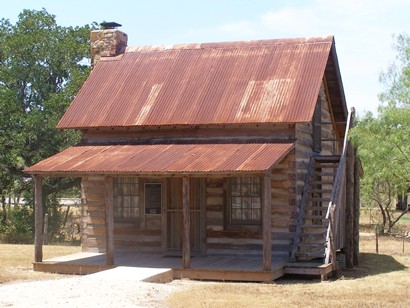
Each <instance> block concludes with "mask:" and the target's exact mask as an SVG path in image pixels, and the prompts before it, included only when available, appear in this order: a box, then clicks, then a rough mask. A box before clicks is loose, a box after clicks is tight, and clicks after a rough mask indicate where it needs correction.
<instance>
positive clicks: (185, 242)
mask: <svg viewBox="0 0 410 308" xmlns="http://www.w3.org/2000/svg"><path fill="white" fill-rule="evenodd" d="M189 191H190V189H189V178H187V177H183V178H182V219H183V231H182V233H183V234H182V266H183V268H190V267H191V247H190V227H191V222H190V215H189V204H190V200H189Z"/></svg>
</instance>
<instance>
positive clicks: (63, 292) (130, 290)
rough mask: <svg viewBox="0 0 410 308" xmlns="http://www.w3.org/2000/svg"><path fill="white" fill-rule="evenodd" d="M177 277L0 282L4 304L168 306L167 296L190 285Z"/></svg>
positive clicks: (125, 276) (2, 304)
mask: <svg viewBox="0 0 410 308" xmlns="http://www.w3.org/2000/svg"><path fill="white" fill-rule="evenodd" d="M189 284H190V283H189V282H188V281H183V280H182V281H181V280H175V281H173V282H171V283H166V284H159V283H148V282H142V281H136V280H135V279H131V278H130V277H127V275H124V276H123V277H118V275H115V276H110V275H98V274H94V275H88V276H73V277H68V278H61V279H56V280H43V281H31V282H14V283H10V284H4V285H0V307H98V308H103V307H110V308H111V307H166V306H165V304H164V303H163V302H164V300H165V299H166V298H167V297H168V296H169V295H170V294H171V293H172V292H175V291H178V290H183V289H184V288H187V287H188V286H189Z"/></svg>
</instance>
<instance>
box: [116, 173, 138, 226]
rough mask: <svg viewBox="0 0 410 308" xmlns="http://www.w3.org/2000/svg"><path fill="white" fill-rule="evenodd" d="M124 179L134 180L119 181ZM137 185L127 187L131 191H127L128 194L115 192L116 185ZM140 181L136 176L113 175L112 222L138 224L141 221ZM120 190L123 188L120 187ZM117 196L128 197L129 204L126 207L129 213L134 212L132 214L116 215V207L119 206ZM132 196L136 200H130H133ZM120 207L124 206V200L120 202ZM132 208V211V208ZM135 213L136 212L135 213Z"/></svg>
mask: <svg viewBox="0 0 410 308" xmlns="http://www.w3.org/2000/svg"><path fill="white" fill-rule="evenodd" d="M124 179H129V180H132V181H134V182H132V183H126V182H121V183H119V181H124ZM121 184H122V185H130V186H131V185H137V186H136V187H134V188H133V189H129V190H130V191H131V190H132V192H133V193H128V194H124V193H122V194H117V193H118V190H117V189H116V186H117V185H121ZM140 185H141V181H140V179H139V178H138V177H114V181H113V207H114V223H120V224H121V223H122V224H135V225H138V224H139V223H140V222H141V219H142V212H141V189H140ZM121 191H122V192H124V188H121ZM118 197H122V198H124V197H130V206H129V207H127V209H129V211H130V213H134V214H133V215H132V214H130V216H129V217H124V216H125V215H122V216H120V215H118V211H119V210H118V208H119V202H118V199H117V198H118ZM133 197H134V198H135V197H137V198H136V200H137V201H136V202H132V201H131V200H134V199H133ZM121 207H122V208H124V201H122V202H121ZM132 209H134V211H133V210H132ZM135 213H136V214H135Z"/></svg>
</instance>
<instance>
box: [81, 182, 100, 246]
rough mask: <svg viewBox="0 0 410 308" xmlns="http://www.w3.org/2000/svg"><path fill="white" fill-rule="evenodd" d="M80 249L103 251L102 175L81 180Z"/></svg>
mask: <svg viewBox="0 0 410 308" xmlns="http://www.w3.org/2000/svg"><path fill="white" fill-rule="evenodd" d="M81 204H82V212H83V213H82V230H81V232H82V241H81V245H82V250H83V251H87V252H105V246H106V245H105V244H106V242H105V189H104V177H103V176H90V177H83V178H82V181H81Z"/></svg>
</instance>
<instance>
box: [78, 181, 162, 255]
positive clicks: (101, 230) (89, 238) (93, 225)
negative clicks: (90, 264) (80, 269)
mask: <svg viewBox="0 0 410 308" xmlns="http://www.w3.org/2000/svg"><path fill="white" fill-rule="evenodd" d="M143 183H144V179H141V180H140V187H141V189H140V192H141V193H140V196H141V197H140V199H139V200H143ZM81 187H82V208H83V215H82V250H83V251H87V252H105V248H106V240H105V236H106V233H105V190H104V177H103V176H94V177H84V178H83V179H82V184H81ZM140 202H141V204H140V205H139V206H140V212H141V215H140V219H138V220H137V221H135V223H120V222H114V247H115V249H120V250H127V249H129V250H136V249H137V250H138V251H150V252H160V251H161V250H162V246H161V245H162V225H163V224H162V215H145V214H144V212H143V208H142V201H140ZM114 211H115V209H114Z"/></svg>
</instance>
